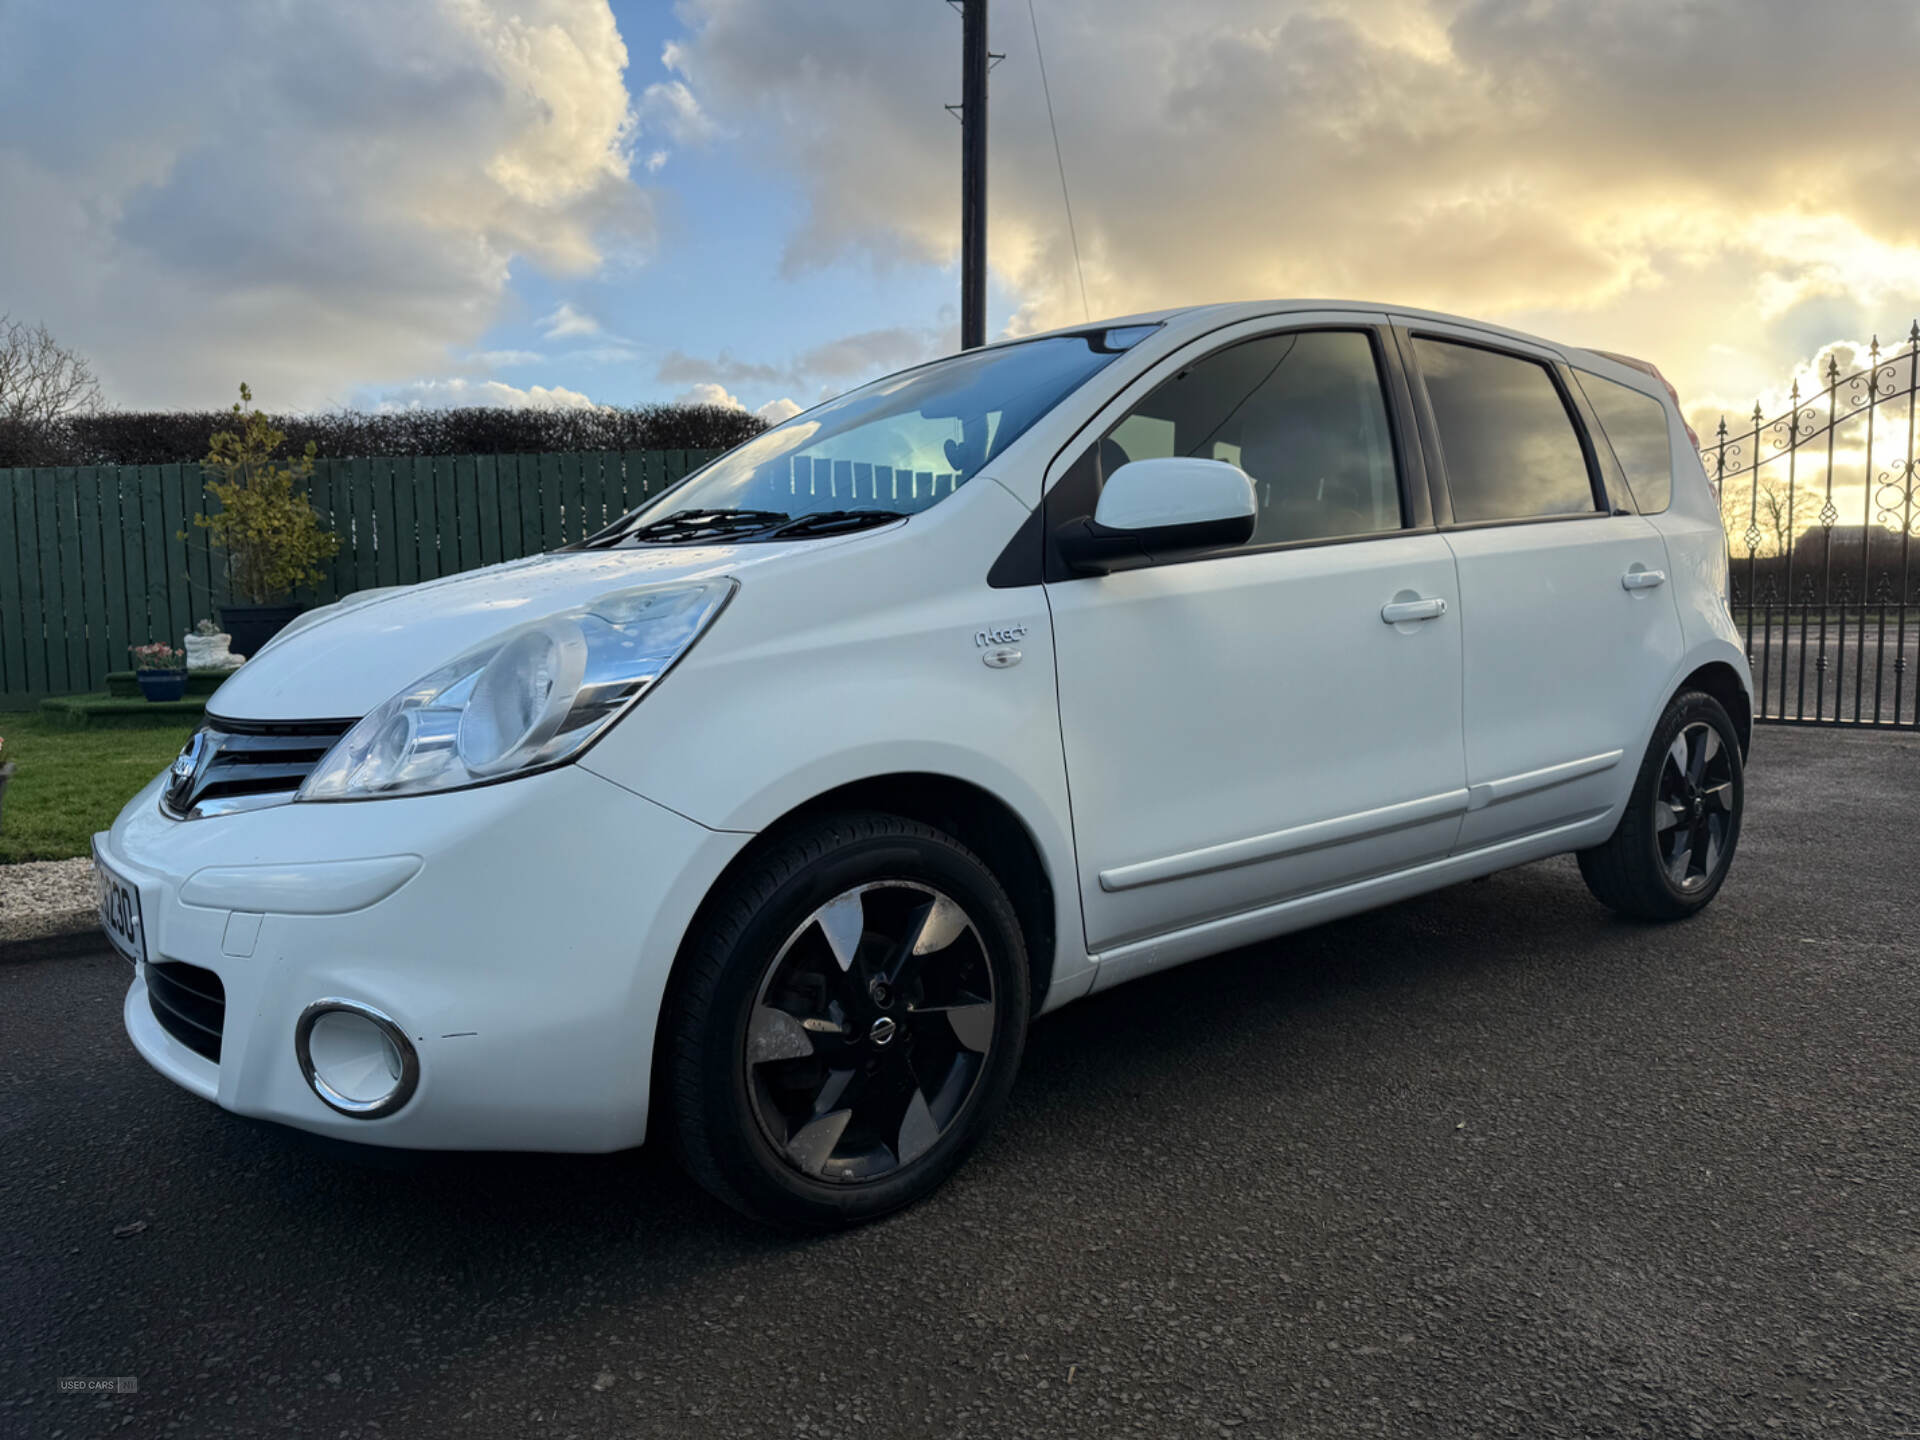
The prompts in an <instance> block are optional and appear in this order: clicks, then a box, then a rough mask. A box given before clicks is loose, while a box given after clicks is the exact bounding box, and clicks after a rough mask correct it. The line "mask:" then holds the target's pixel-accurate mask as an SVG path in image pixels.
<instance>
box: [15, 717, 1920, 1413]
mask: <svg viewBox="0 0 1920 1440" xmlns="http://www.w3.org/2000/svg"><path fill="white" fill-rule="evenodd" d="M1751 780H1752V791H1751V800H1750V809H1749V816H1748V828H1747V832H1746V835H1745V836H1744V837H1743V840H1742V844H1741V849H1740V856H1739V859H1738V861H1737V863H1736V865H1735V868H1734V871H1733V875H1732V878H1731V881H1730V883H1729V884H1728V886H1727V888H1726V890H1725V891H1724V892H1723V894H1722V896H1721V898H1720V900H1719V901H1718V902H1717V903H1716V904H1715V905H1714V906H1713V907H1712V908H1711V909H1709V910H1708V912H1707V913H1706V914H1705V915H1704V916H1702V917H1700V918H1698V919H1696V920H1694V921H1692V922H1690V923H1688V924H1686V925H1683V926H1680V927H1677V928H1649V927H1644V926H1637V925H1631V924H1626V923H1624V922H1621V921H1617V920H1615V919H1613V918H1611V917H1610V916H1609V915H1608V914H1607V913H1606V912H1604V911H1602V910H1601V909H1600V908H1599V907H1598V906H1596V905H1595V904H1594V903H1593V902H1592V901H1590V900H1589V899H1588V897H1587V895H1586V892H1585V890H1584V889H1583V888H1582V886H1581V884H1580V879H1579V876H1578V873H1577V872H1576V871H1575V869H1574V867H1573V865H1572V863H1571V862H1570V861H1566V860H1562V861H1555V862H1551V863H1548V864H1543V865H1535V866H1530V867H1527V868H1525V869H1522V870H1517V871H1513V872H1509V873H1507V874H1504V875H1500V876H1497V877H1495V878H1494V879H1492V880H1489V881H1486V882H1483V883H1479V884H1473V885H1467V886H1464V887H1461V888H1457V889H1454V890H1452V891H1449V892H1445V893H1442V894H1439V895H1434V896H1429V897H1426V898H1424V899H1420V900H1416V901H1411V902H1408V903H1405V904H1402V905H1398V906H1395V907H1394V908H1392V909H1390V910H1386V911H1383V912H1380V913H1377V914H1374V915H1370V916H1366V917H1362V918H1360V919H1356V920H1352V921H1346V922H1342V923H1340V924H1336V925H1330V926H1327V927H1324V928H1322V929H1318V930H1314V931H1311V932H1309V933H1307V934H1304V935H1300V936H1295V937H1292V938H1290V939H1289V940H1287V941H1285V942H1283V943H1279V944H1274V945H1268V946H1262V947H1259V948H1256V949H1250V950H1244V951H1240V952H1236V953H1234V954H1232V955H1229V956H1225V957H1222V958H1219V959H1215V960H1211V961H1202V962H1200V963H1198V964H1195V965H1191V966H1188V967H1186V968H1184V969H1182V970H1179V971H1176V972H1173V973H1170V974H1167V975H1164V976H1160V977H1156V978H1155V979H1152V980H1148V981H1144V982H1141V983H1139V984H1137V985H1134V986H1131V987H1128V988H1125V989H1122V990H1119V991H1115V992H1113V993H1112V994H1110V995H1106V996H1103V997H1099V998H1096V999H1094V1000H1092V1001H1089V1002H1087V1003H1084V1004H1081V1005H1077V1006H1075V1007H1073V1008H1072V1009H1070V1010H1067V1011H1065V1012H1063V1013H1062V1014H1060V1015H1058V1016H1056V1017H1053V1018H1051V1019H1049V1020H1046V1021H1044V1022H1042V1023H1041V1024H1040V1025H1039V1026H1038V1027H1037V1029H1036V1030H1035V1032H1034V1036H1033V1041H1032V1045H1031V1048H1030V1050H1029V1054H1028V1058H1027V1064H1026V1068H1025V1071H1024V1073H1023V1076H1022V1079H1021V1081H1020V1085H1019V1088H1018V1090H1017V1092H1016V1096H1015V1102H1014V1104H1013V1107H1012V1110H1011V1113H1010V1114H1009V1115H1008V1117H1007V1120H1006V1122H1005V1124H1004V1125H1003V1126H1002V1127H1001V1129H1000V1132H999V1133H998V1135H997V1137H996V1138H995V1139H993V1140H992V1141H991V1142H990V1143H989V1144H988V1145H987V1147H986V1148H985V1149H984V1150H983V1151H982V1152H981V1153H979V1154H978V1155H977V1156H976V1157H975V1159H974V1161H973V1163H972V1164H971V1165H969V1166H968V1167H967V1168H966V1169H965V1170H964V1171H963V1172H962V1174H961V1175H960V1176H959V1177H958V1179H957V1180H956V1181H955V1183H953V1184H952V1185H950V1186H948V1187H947V1189H946V1190H945V1191H943V1192H942V1193H941V1194H940V1195H938V1196H937V1197H936V1198H935V1199H934V1200H933V1201H932V1202H931V1203H929V1204H926V1205H924V1206H922V1207H920V1208H919V1209H917V1210H915V1211H912V1212H910V1213H908V1214H905V1215H902V1216H899V1217H896V1218H895V1219H893V1220H891V1221H888V1222H886V1223H883V1224H880V1225H876V1226H874V1227H871V1228H869V1229H867V1230H864V1231H862V1232H859V1233H856V1234H852V1235H846V1236H840V1237H835V1238H831V1239H825V1240H815V1241H809V1242H793V1241H788V1240H782V1239H776V1238H771V1237H768V1236H765V1235H762V1234H759V1233H756V1232H754V1231H751V1230H748V1229H745V1228H743V1227H742V1226H741V1225H739V1224H737V1223H735V1222H734V1221H733V1220H731V1219H730V1218H729V1217H728V1216H727V1215H726V1214H724V1213H721V1212H719V1211H717V1210H716V1208H715V1207H714V1206H712V1205H710V1204H708V1203H706V1202H705V1201H704V1200H703V1199H702V1198H701V1196H700V1195H699V1194H698V1193H697V1192H695V1191H694V1190H693V1189H692V1188H691V1186H690V1185H689V1184H688V1183H687V1182H685V1181H683V1180H681V1179H680V1178H679V1177H678V1176H677V1175H676V1173H675V1172H674V1171H673V1169H672V1168H671V1167H670V1166H669V1165H668V1164H667V1163H665V1162H664V1161H663V1160H661V1159H660V1158H658V1157H654V1156H650V1155H647V1154H645V1153H641V1154H638V1155H627V1156H614V1157H604V1158H591V1159H577V1158H557V1157H540V1156H502V1157H490V1158H489V1157H479V1158H467V1157H459V1158H453V1159H447V1160H442V1161H439V1162H437V1163H433V1164H431V1165H428V1166H426V1167H424V1168H419V1167H415V1168H412V1169H397V1170H396V1169H381V1168H369V1167H367V1166H364V1165H357V1164H350V1163H347V1162H344V1161H342V1160H340V1159H338V1158H335V1157H333V1156H330V1155H325V1154H319V1153H315V1152H313V1151H311V1150H310V1149H308V1148H305V1147H303V1146H301V1145H299V1144H296V1143H294V1142H293V1141H292V1140H290V1139H289V1138H288V1137H287V1136H285V1135H283V1134H280V1133H276V1132H271V1131H266V1130H263V1129H260V1128H256V1127H254V1126H252V1125H249V1124H247V1123H245V1122H242V1121H239V1120H236V1119H234V1118H232V1117H230V1116H227V1115H225V1114H223V1113H222V1112H220V1111H218V1110H217V1109H215V1108H214V1107H212V1106H210V1105H207V1104H205V1103H203V1102H201V1101H199V1100H196V1099H194V1098H192V1097H191V1096H189V1095H187V1094H185V1093H184V1092H182V1091H179V1090H176V1089H175V1088H174V1087H173V1086H171V1085H170V1084H168V1083H167V1082H165V1081H163V1080H162V1079H160V1078H159V1077H158V1076H156V1075H154V1074H152V1073H151V1072H150V1071H149V1070H148V1069H147V1067H146V1066H145V1065H144V1064H143V1063H142V1062H141V1061H140V1060H139V1058H138V1057H137V1056H136V1055H135V1054H134V1053H133V1051H132V1050H131V1049H130V1048H129V1046H128V1044H127V1042H126V1040H125V1039H124V1038H123V1037H122V1035H121V1033H120V1024H119V1002H120V996H121V993H122V991H123V990H124V988H125V985H126V983H127V979H128V974H127V971H126V968H125V966H124V965H123V964H121V963H120V962H119V961H117V960H114V959H112V958H110V957H108V956H107V955H105V954H101V955H98V956H92V957H87V958H81V959H74V958H66V959H57V960H39V961H28V962H24V963H19V964H14V965H7V966H0V1084H4V1104H3V1105H0V1140H3V1141H4V1149H3V1150H0V1154H4V1164H0V1232H3V1233H0V1301H3V1303H0V1433H4V1434H7V1435H21V1436H29V1435H30V1436H38V1437H52V1436H57V1435H62V1434H65V1435H72V1436H79V1435H91V1434H99V1433H105V1432H112V1431H116V1430H117V1432H118V1433H124V1434H143V1435H161V1434H167V1433H173V1434H178V1435H181V1436H193V1437H201V1436H218V1435H247V1436H262V1435H274V1434H283V1433H284V1434H297V1435H301V1436H324V1437H333V1436H356V1437H357V1436H371V1435H386V1436H395V1437H399V1436H439V1435H446V1436H462V1437H471V1436H486V1435H512V1436H523V1435H543V1436H545V1435H551V1436H568V1435H583V1436H584V1435H594V1434H602V1433H621V1434H663V1435H665V1434H671V1435H676V1436H706V1435H729V1436H733V1435H738V1436H776V1435H778V1436H785V1435H835V1436H838V1435H847V1436H853V1435H866V1436H882V1437H889V1440H891V1437H899V1436H919V1435H980V1436H985V1435H1033V1436H1050V1437H1053V1436H1071V1435H1112V1434H1115V1433H1141V1434H1147V1435H1155V1436H1162V1435H1166V1436H1171V1435H1193V1434H1214V1433H1219V1434H1235V1435H1275V1436H1278V1435H1288V1436H1321V1435H1325V1436H1351V1435H1367V1434H1383V1435H1393V1436H1424V1435H1446V1436H1471V1435H1500V1436H1526V1437H1530V1440H1538V1437H1549V1436H1561V1435H1601V1434H1605V1435H1644V1436H1663V1437H1664V1436H1682V1435H1699V1436H1715V1437H1722V1436H1733V1435H1743V1436H1744V1435H1773V1434H1779V1435H1790V1436H1806V1435H1836V1436H1840V1435H1844V1436H1849V1437H1852V1436H1869V1435H1884V1436H1898V1435H1920V1085H1917V1084H1916V1081H1917V1080H1920V833H1916V824H1915V820H1916V814H1920V738H1916V737H1914V736H1912V735H1891V734H1880V735H1874V734H1837V733H1831V732H1818V731H1809V730H1784V729H1764V730H1763V731H1762V732H1761V734H1760V737H1759V741H1758V743H1757V745H1756V753H1755V756H1754V760H1753V766H1752V770H1751ZM123 1375H130V1376H133V1377H135V1379H136V1380H137V1383H138V1391H137V1393H133V1394H106V1395H101V1394H94V1393H70V1392H69V1393H63V1392H62V1391H61V1390H60V1389H59V1388H58V1381H59V1379H60V1377H65V1376H92V1377H112V1376H123ZM121 1427H124V1428H121Z"/></svg>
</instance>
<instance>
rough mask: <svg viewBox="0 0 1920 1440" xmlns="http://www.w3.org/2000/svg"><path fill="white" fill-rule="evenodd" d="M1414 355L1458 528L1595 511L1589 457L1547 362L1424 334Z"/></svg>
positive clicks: (1415, 343)
mask: <svg viewBox="0 0 1920 1440" xmlns="http://www.w3.org/2000/svg"><path fill="white" fill-rule="evenodd" d="M1413 353H1414V358H1415V360H1416V361H1417V362H1418V364H1419V366H1420V376H1421V379H1422V380H1424V381H1425V383H1426V387H1427V398H1428V400H1430V401H1431V402H1432V404H1433V420H1434V424H1435V425H1436V426H1438V427H1439V430H1440V453H1441V455H1442V456H1443V457H1444V458H1445V460H1446V467H1447V490H1448V493H1449V494H1450V495H1451V496H1452V497H1453V518H1454V521H1455V523H1457V524H1462V525H1471V524H1477V523H1479V522H1482V521H1487V520H1537V519H1541V518H1544V517H1546V516H1551V515H1584V514H1589V513H1591V512H1592V511H1593V510H1594V509H1595V508H1596V507H1595V505H1594V500H1593V480H1592V478H1591V476H1590V475H1589V473H1588V470H1587V456H1586V451H1585V449H1583V448H1582V446H1581V444H1580V435H1579V432H1578V431H1576V430H1575V429H1574V428H1573V417H1572V416H1571V415H1569V414H1568V413H1567V405H1566V401H1564V400H1563V399H1561V397H1560V389H1559V387H1558V386H1557V385H1555V384H1554V383H1553V377H1552V375H1551V374H1549V373H1548V371H1547V367H1546V366H1544V365H1542V364H1540V362H1539V361H1537V360H1524V359H1521V358H1520V357H1519V356H1517V355H1503V354H1499V353H1497V352H1495V351H1492V350H1482V349H1480V348H1479V347H1478V346H1474V345H1458V344H1454V343H1453V342H1451V341H1447V340H1434V339H1430V338H1427V337H1424V336H1416V337H1415V339H1414V342H1413Z"/></svg>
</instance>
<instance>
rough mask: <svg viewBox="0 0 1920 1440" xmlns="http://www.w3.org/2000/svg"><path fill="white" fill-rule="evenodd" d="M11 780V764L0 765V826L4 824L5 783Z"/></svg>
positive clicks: (5, 805)
mask: <svg viewBox="0 0 1920 1440" xmlns="http://www.w3.org/2000/svg"><path fill="white" fill-rule="evenodd" d="M12 778H13V766H12V765H11V764H7V765H0V824H5V823H6V813H7V782H8V781H9V780H11V779H12Z"/></svg>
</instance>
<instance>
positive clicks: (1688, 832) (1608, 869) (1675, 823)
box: [1579, 690, 1746, 920]
mask: <svg viewBox="0 0 1920 1440" xmlns="http://www.w3.org/2000/svg"><path fill="white" fill-rule="evenodd" d="M1745 790H1746V776H1745V771H1744V768H1743V766H1742V764H1741V759H1740V740H1739V736H1738V735H1737V734H1736V733H1735V731H1734V728H1733V721H1732V720H1731V719H1730V718H1729V717H1728V715H1727V712H1726V711H1725V710H1724V709H1723V708H1722V707H1721V705H1720V702H1719V701H1718V700H1715V699H1714V698H1713V697H1712V696H1711V695H1707V694H1704V693H1702V692H1700V691H1698V690H1687V691H1682V692H1681V693H1680V694H1679V695H1676V696H1675V697H1674V698H1673V700H1672V701H1671V702H1670V703H1669V704H1668V706H1667V708H1666V711H1665V713H1663V714H1662V715H1661V717H1660V723H1659V724H1658V725H1657V726H1655V727H1654V732H1653V741H1652V743H1651V744H1650V745H1649V746H1648V748H1647V754H1646V758H1645V759H1644V760H1643V761H1642V762H1641V765H1640V773H1639V774H1638V776H1636V777H1635V780H1634V786H1633V795H1632V798H1631V799H1630V800H1629V801H1628V803H1627V809H1626V813H1625V814H1624V815H1622V816H1621V817H1620V823H1619V825H1618V826H1617V827H1615V829H1614V832H1613V835H1612V836H1611V837H1610V838H1609V839H1608V840H1607V842H1606V844H1604V845H1599V846H1596V847H1594V848H1593V849H1591V850H1583V851H1581V852H1580V857H1579V859H1580V873H1581V875H1582V876H1583V877H1585V879H1586V882H1587V888H1588V889H1589V890H1591V891H1592V892H1593V894H1594V896H1595V898H1597V899H1598V900H1599V901H1600V902H1601V903H1602V904H1605V905H1608V906H1611V907H1612V908H1613V909H1615V910H1617V911H1619V912H1620V913H1621V914H1623V915H1628V916H1631V917H1633V918H1634V919H1638V920H1680V919H1684V918H1686V917H1687V916H1689V915H1692V914H1694V913H1695V912H1696V911H1698V910H1700V909H1702V908H1704V907H1705V906H1706V904H1707V902H1708V901H1710V900H1712V899H1713V897H1714V896H1715V895H1716V894H1717V893H1718V892H1719V889H1720V885H1721V882H1722V881H1724V880H1725V879H1726V875H1727V867H1728V866H1729V865H1731V864H1732V863H1733V852H1734V847H1735V845H1736V844H1738V842H1739V839H1740V816H1741V810H1742V807H1743V805H1744V802H1745Z"/></svg>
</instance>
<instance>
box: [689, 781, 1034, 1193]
mask: <svg viewBox="0 0 1920 1440" xmlns="http://www.w3.org/2000/svg"><path fill="white" fill-rule="evenodd" d="M1029 985H1030V976H1029V972H1028V960H1027V952H1026V943H1025V938H1024V935H1023V932H1022V930H1021V927H1020V922H1019V919H1018V918H1017V916H1016V915H1015V913H1014V909H1013V905H1012V902H1011V901H1009V900H1008V898H1007V894H1006V891H1005V890H1004V889H1003V888H1002V887H1001V885H1000V882H999V880H998V879H997V878H996V877H995V875H994V873H993V871H992V870H991V869H989V868H988V866H987V865H986V864H985V862H983V861H982V860H981V859H980V858H979V857H978V856H977V855H975V854H974V853H973V852H972V851H970V850H969V849H967V848H966V846H964V845H963V844H961V843H960V842H959V841H958V840H956V839H954V838H953V837H952V836H951V835H948V834H946V833H944V832H942V831H940V830H937V829H935V828H933V827H932V826H929V825H926V824H924V823H922V822H920V821H917V820H908V819H905V818H903V817H900V816H895V815H885V814H878V813H868V812H862V813H852V814H843V815H828V816H825V817H822V818H818V819H814V820H811V821H807V822H803V823H801V824H798V825H796V826H795V827H794V828H793V829H791V830H789V831H786V832H784V833H780V834H776V835H774V836H770V837H769V838H768V839H767V840H766V841H765V842H764V843H763V845H762V846H761V847H760V848H759V849H758V850H757V851H756V852H754V853H753V854H751V855H750V857H749V858H748V860H747V861H746V862H745V864H744V865H743V866H742V867H741V869H740V870H739V871H738V872H737V873H735V874H734V875H732V876H730V877H729V878H728V880H727V881H726V883H725V887H724V890H722V891H720V892H716V894H715V895H714V896H713V897H712V898H711V899H710V900H709V901H708V903H707V905H706V906H705V907H703V910H702V913H701V916H700V918H699V920H697V921H696V923H695V926H694V928H693V930H692V931H691V932H690V934H689V936H688V940H687V944H686V947H685V948H684V949H683V951H682V954H681V957H680V960H679V961H678V963H677V964H676V966H675V970H674V975H673V977H672V980H671V983H670V985H669V989H668V994H667V1000H666V1006H665V1010H664V1013H663V1016H662V1025H661V1036H660V1043H659V1047H658V1052H657V1053H658V1057H659V1058H658V1063H657V1065H656V1072H655V1091H654V1097H655V1098H654V1103H653V1106H652V1107H651V1109H652V1113H653V1114H654V1116H656V1117H657V1118H658V1119H659V1120H660V1121H661V1122H662V1128H665V1129H668V1130H670V1132H671V1134H672V1137H673V1141H674V1144H675V1147H676V1148H677V1149H678V1151H679V1153H680V1156H681V1159H682V1161H683V1162H684V1163H685V1165H686V1167H687V1169H688V1171H689V1172H690V1173H691V1174H692V1176H693V1178H694V1179H695V1180H697V1181H698V1182H699V1183H700V1184H701V1185H703V1186H704V1187H705V1188H706V1189H707V1190H708V1191H709V1192H710V1193H712V1194H713V1195H715V1196H716V1197H718V1198H719V1199H721V1200H723V1201H725V1202H726V1203H727V1204H729V1205H731V1206H733V1207H734V1208H735V1209H737V1210H739V1211H741V1212H742V1213H744V1214H746V1215H748V1216H751V1217H752V1218H754V1219H756V1220H760V1221H762V1222H764V1223H766V1224H769V1225H773V1226H776V1227H779V1228H782V1229H788V1230H830V1229H837V1228H841V1227H844V1226H848V1225H855V1224H859V1223H861V1222H863V1221H866V1220H871V1219H874V1218H876V1217H878V1216H881V1215H884V1214H887V1213H888V1212H889V1211H893V1210H897V1209H899V1208H901V1207H902V1206H904V1205H910V1204H912V1203H913V1202H914V1201H916V1200H919V1199H921V1198H922V1197H924V1196H926V1195H928V1194H930V1193H931V1192H932V1191H933V1190H935V1189H936V1188H938V1187H939V1186H940V1185H941V1184H942V1183H944V1181H945V1180H946V1178H947V1177H948V1176H949V1175H951V1174H952V1173H953V1171H954V1170H955V1169H957V1168H958V1167H959V1165H960V1163H961V1161H962V1160H964V1159H965V1158H966V1156H967V1154H968V1153H969V1152H970V1151H971V1150H972V1148H973V1147H974V1146H975V1145H977V1144H978V1143H979V1142H980V1140H981V1139H982V1138H983V1137H984V1136H985V1135H986V1133H987V1132H988V1130H990V1129H991V1128H992V1125H993V1122H994V1120H995V1119H997V1118H998V1116H999V1113H1000V1111H1001V1110H1002V1109H1003V1108H1005V1105H1006V1100H1007V1096H1008V1094H1009V1092H1010V1091H1011V1090H1012V1088H1013V1079H1014V1075H1015V1073H1016V1072H1017V1071H1018V1069H1019V1065H1020V1054H1021V1051H1022V1050H1023V1049H1024V1047H1025V1043H1026V1029H1027V1018H1028V1008H1029V1003H1030V1000H1029Z"/></svg>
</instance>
